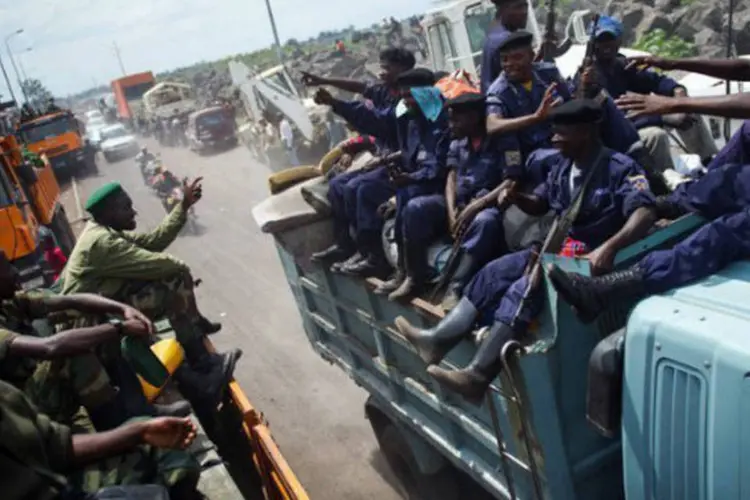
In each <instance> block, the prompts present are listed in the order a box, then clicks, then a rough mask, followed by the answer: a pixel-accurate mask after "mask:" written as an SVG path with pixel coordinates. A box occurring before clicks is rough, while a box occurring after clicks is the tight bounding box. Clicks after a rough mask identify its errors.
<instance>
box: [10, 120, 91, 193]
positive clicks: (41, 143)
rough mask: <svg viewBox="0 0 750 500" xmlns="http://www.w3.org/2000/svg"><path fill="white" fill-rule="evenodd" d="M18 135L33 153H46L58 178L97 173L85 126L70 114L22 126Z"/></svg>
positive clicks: (29, 122)
mask: <svg viewBox="0 0 750 500" xmlns="http://www.w3.org/2000/svg"><path fill="white" fill-rule="evenodd" d="M16 132H17V135H18V137H19V139H21V141H23V142H24V144H26V147H28V148H29V151H31V152H32V153H36V154H38V155H42V154H45V155H46V156H47V158H48V159H49V161H50V163H51V164H52V168H53V169H54V170H55V172H56V173H57V175H58V176H60V177H63V178H64V177H68V176H70V175H74V174H81V173H92V172H95V171H96V163H95V160H94V157H93V155H92V154H90V148H89V147H88V146H87V144H86V139H85V137H84V134H85V127H84V125H83V123H82V122H81V121H80V120H78V119H77V118H76V117H75V116H74V115H73V114H72V113H71V112H70V111H56V112H52V113H47V114H45V115H42V116H39V117H37V118H34V119H33V120H27V121H23V122H21V123H20V125H19V126H18V129H17V131H16Z"/></svg>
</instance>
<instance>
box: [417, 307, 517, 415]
mask: <svg viewBox="0 0 750 500" xmlns="http://www.w3.org/2000/svg"><path fill="white" fill-rule="evenodd" d="M510 340H513V329H512V328H511V327H510V326H508V325H506V324H505V323H500V322H497V323H495V324H494V325H492V328H491V329H490V333H489V335H487V337H486V338H485V339H484V340H483V341H482V344H481V345H480V346H479V349H477V352H476V354H475V355H474V359H472V360H471V363H469V366H467V367H466V368H464V369H462V370H455V371H452V370H445V369H443V368H440V367H439V366H437V365H430V366H428V367H427V373H429V374H430V375H432V377H433V378H435V380H437V381H438V382H439V383H440V385H442V386H444V387H445V388H447V389H449V390H451V391H453V392H455V393H457V394H460V395H461V396H463V397H464V398H465V399H466V400H468V401H469V402H471V403H474V404H477V405H479V404H481V403H482V399H483V398H484V394H485V392H487V389H488V388H489V386H490V384H491V383H492V380H493V379H494V378H495V377H497V376H498V375H499V374H500V371H501V370H502V363H501V362H500V353H501V352H502V349H503V346H504V345H505V344H506V343H507V342H508V341H510Z"/></svg>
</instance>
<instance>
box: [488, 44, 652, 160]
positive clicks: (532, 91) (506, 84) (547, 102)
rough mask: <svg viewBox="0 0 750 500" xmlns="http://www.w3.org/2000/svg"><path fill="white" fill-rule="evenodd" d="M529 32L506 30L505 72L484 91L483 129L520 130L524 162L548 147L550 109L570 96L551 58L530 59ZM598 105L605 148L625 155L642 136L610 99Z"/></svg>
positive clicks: (496, 131)
mask: <svg viewBox="0 0 750 500" xmlns="http://www.w3.org/2000/svg"><path fill="white" fill-rule="evenodd" d="M531 42H532V35H531V33H529V32H527V31H516V32H514V33H510V34H508V35H506V37H505V39H504V40H503V41H502V43H501V44H500V46H499V47H498V57H499V58H500V60H501V62H502V67H503V72H502V73H501V74H500V76H499V77H498V78H497V79H496V80H495V81H494V82H493V83H492V85H491V86H490V89H489V90H488V92H487V133H488V134H490V135H494V134H509V133H516V134H518V140H519V143H520V147H521V155H522V158H523V160H524V161H525V160H526V159H527V158H528V156H529V155H530V154H531V153H532V152H533V151H534V150H536V149H539V148H549V147H551V142H550V139H551V138H552V132H551V126H550V124H549V123H548V122H547V115H548V114H549V112H550V110H551V109H552V108H553V107H554V106H556V105H558V104H560V103H562V102H564V101H567V100H569V99H571V93H570V90H569V88H568V85H567V84H566V83H565V82H564V81H563V79H562V76H561V75H560V72H559V71H558V70H557V67H556V66H555V65H554V64H553V63H534V51H533V49H532V46H531ZM602 107H603V110H604V112H605V113H606V118H607V120H606V121H604V120H603V121H602V123H601V126H602V130H601V137H602V140H603V141H604V144H605V145H606V146H607V147H610V148H612V149H614V150H615V151H617V152H619V153H624V154H628V153H629V152H630V150H631V149H632V147H633V145H634V144H636V143H637V142H638V141H639V140H640V138H639V137H638V132H637V131H636V130H635V128H634V127H633V125H632V124H631V123H630V122H629V121H628V120H627V119H626V118H625V116H624V115H623V114H622V113H621V112H620V111H619V110H617V108H616V106H615V105H614V102H613V101H612V100H611V99H605V100H604V101H603V102H602Z"/></svg>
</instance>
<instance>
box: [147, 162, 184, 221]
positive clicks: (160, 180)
mask: <svg viewBox="0 0 750 500" xmlns="http://www.w3.org/2000/svg"><path fill="white" fill-rule="evenodd" d="M151 186H152V187H153V189H154V191H156V194H157V196H158V197H159V199H160V200H161V203H162V205H163V206H164V210H166V211H167V212H170V211H171V210H172V206H171V205H172V204H174V203H175V202H177V201H179V199H173V200H171V202H172V203H170V199H169V198H170V197H171V196H172V194H173V193H174V190H175V189H182V183H181V182H180V180H179V179H178V178H177V177H176V176H175V175H174V174H173V173H172V172H170V171H169V170H167V169H166V168H164V167H158V168H157V170H156V174H155V175H154V179H153V183H152V185H151Z"/></svg>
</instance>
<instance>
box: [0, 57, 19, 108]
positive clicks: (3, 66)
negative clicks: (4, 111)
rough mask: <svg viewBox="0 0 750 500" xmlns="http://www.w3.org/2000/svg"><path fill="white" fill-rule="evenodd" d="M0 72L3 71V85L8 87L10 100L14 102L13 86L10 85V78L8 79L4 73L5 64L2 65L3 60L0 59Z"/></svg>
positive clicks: (6, 73) (5, 72)
mask: <svg viewBox="0 0 750 500" xmlns="http://www.w3.org/2000/svg"><path fill="white" fill-rule="evenodd" d="M0 70H2V71H3V77H4V78H5V85H7V86H8V92H10V98H11V99H13V100H14V101H16V94H14V93H13V86H12V85H11V84H10V78H8V72H7V71H5V64H3V59H2V57H0ZM16 103H18V101H16Z"/></svg>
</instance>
